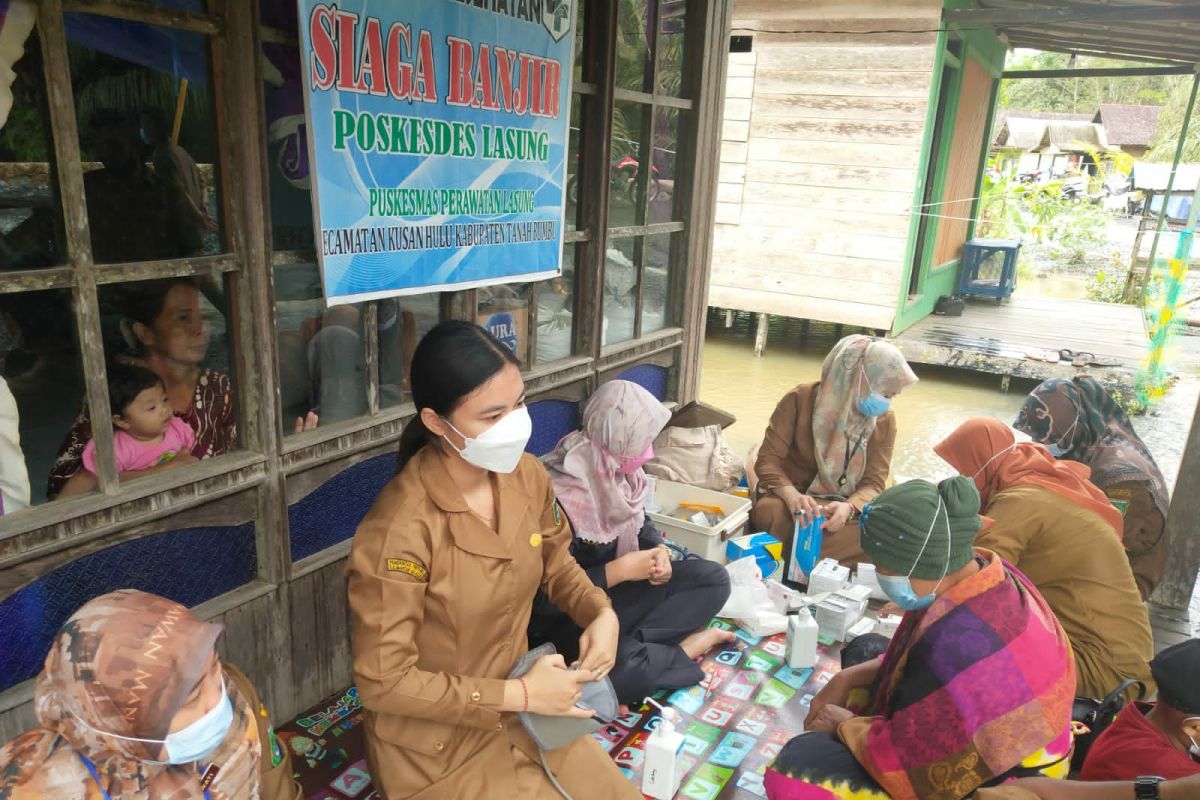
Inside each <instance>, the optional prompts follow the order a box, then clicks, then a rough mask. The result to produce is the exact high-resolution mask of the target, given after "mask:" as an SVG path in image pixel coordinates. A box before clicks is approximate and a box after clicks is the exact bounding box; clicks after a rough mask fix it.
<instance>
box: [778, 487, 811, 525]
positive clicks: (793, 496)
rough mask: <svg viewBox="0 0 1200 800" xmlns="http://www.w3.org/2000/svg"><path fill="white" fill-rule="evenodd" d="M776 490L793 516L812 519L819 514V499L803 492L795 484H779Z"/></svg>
mask: <svg viewBox="0 0 1200 800" xmlns="http://www.w3.org/2000/svg"><path fill="white" fill-rule="evenodd" d="M774 491H775V495H776V496H777V497H778V498H779V499H780V500H782V501H783V503H784V505H786V506H787V509H788V511H790V512H791V514H792V516H793V517H804V518H807V519H811V518H812V517H815V516H816V515H817V501H816V500H814V499H812V498H811V497H809V496H808V495H806V494H801V493H800V490H799V489H797V488H796V487H795V486H792V485H791V484H788V485H786V486H779V487H777V488H776V489H775V490H774Z"/></svg>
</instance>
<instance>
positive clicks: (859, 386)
mask: <svg viewBox="0 0 1200 800" xmlns="http://www.w3.org/2000/svg"><path fill="white" fill-rule="evenodd" d="M916 382H917V376H916V375H915V374H914V373H913V371H912V369H911V368H910V367H909V366H908V362H906V361H905V360H904V356H903V355H901V353H900V351H899V350H897V349H896V348H895V347H893V346H892V345H890V344H888V343H887V342H883V341H879V340H877V339H872V338H871V337H869V336H858V335H855V336H847V337H846V338H844V339H842V340H841V341H839V342H838V343H837V344H836V345H834V347H833V350H831V351H830V352H829V355H828V356H827V357H826V358H825V363H824V364H822V365H821V380H820V381H818V382H816V383H806V384H801V385H800V386H797V387H796V388H795V389H793V390H792V391H790V392H788V393H787V394H786V395H784V396H783V399H782V400H780V401H779V405H778V406H776V408H775V413H773V414H772V415H771V421H770V423H769V424H768V426H767V432H766V435H765V436H764V437H763V443H762V447H761V448H760V449H759V451H758V460H757V462H756V463H755V464H754V472H755V473H756V475H757V478H758V485H757V490H756V498H755V501H754V508H753V510H752V511H751V515H750V523H751V525H753V526H754V527H753V530H756V531H766V532H768V533H770V534H771V535H772V536H774V537H775V538H776V539H779V540H780V541H782V542H783V543H784V549H785V550H788V551H790V549H791V541H792V538H793V536H794V535H795V530H796V519H797V518H800V519H801V521H802V522H807V519H808V516H809V515H810V514H813V515H815V514H821V515H824V517H825V525H824V528H825V535H824V538H823V542H822V547H821V557H822V558H833V559H836V560H838V561H840V562H842V563H843V564H845V565H847V566H849V567H851V568H853V566H854V565H855V564H856V563H858V562H860V561H866V560H867V557H866V555H865V554H864V553H863V551H862V548H861V547H859V544H858V528H857V526H856V525H855V524H854V522H853V520H854V519H855V518H856V517H857V516H858V514H859V512H861V511H862V508H863V506H864V505H866V504H867V503H869V502H871V501H872V500H874V499H875V498H876V497H878V496H879V494H880V492H882V491H883V490H884V489H885V488H887V479H888V470H889V468H890V465H891V461H892V447H893V445H894V444H895V442H896V417H895V415H894V414H893V413H892V412H891V411H890V410H889V409H888V407H889V405H890V403H891V399H892V398H893V397H895V396H896V395H898V394H899V393H900V392H901V391H903V389H904V388H905V387H906V386H910V385H912V384H914V383H916Z"/></svg>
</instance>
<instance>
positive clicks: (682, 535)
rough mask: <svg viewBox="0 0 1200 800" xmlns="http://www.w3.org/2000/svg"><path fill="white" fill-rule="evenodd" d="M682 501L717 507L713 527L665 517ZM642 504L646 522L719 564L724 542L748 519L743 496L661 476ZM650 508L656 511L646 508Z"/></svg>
mask: <svg viewBox="0 0 1200 800" xmlns="http://www.w3.org/2000/svg"><path fill="white" fill-rule="evenodd" d="M683 503H694V504H697V505H702V506H716V507H718V508H720V509H721V513H722V515H723V516H722V518H721V521H720V522H718V523H717V524H716V526H708V525H697V524H695V523H692V522H685V521H684V520H681V519H676V518H675V517H671V516H668V515H669V514H670V513H671V512H672V511H674V510H675V509H677V508H679V506H680V505H681V504H683ZM646 505H647V509H648V510H647V514H648V515H649V517H650V521H651V522H653V523H654V524H655V525H656V526H657V527H658V528H659V530H661V531H662V532H663V534H664V535H665V536H666V537H667V538H668V539H670V540H671V541H672V542H674V543H675V544H677V545H680V546H682V547H686V548H687V549H688V550H690V551H691V552H693V553H695V554H696V555H698V556H700V557H702V558H707V559H709V560H710V561H717V562H719V563H721V564H725V563H727V561H728V559H727V558H726V557H725V543H726V542H727V541H729V540H730V539H732V538H733V537H734V536H741V535H742V533H743V532H744V531H745V529H746V523H747V522H749V521H750V501H749V500H747V499H745V498H743V497H735V496H734V495H731V494H724V493H722V492H714V491H712V490H711V489H701V488H698V487H696V486H689V485H688V484H686V483H675V482H674V481H665V480H662V479H661V478H660V479H659V480H658V481H657V485H656V486H655V490H654V501H653V502H647V504H646ZM651 508H657V509H658V510H657V511H650V510H649V509H651Z"/></svg>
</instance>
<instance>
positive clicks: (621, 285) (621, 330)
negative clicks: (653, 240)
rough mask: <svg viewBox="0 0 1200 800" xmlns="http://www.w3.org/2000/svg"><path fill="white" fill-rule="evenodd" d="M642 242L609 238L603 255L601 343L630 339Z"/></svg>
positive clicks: (615, 342)
mask: <svg viewBox="0 0 1200 800" xmlns="http://www.w3.org/2000/svg"><path fill="white" fill-rule="evenodd" d="M640 242H641V239H638V238H628V239H609V240H608V252H607V253H605V254H604V322H603V326H602V330H601V344H602V345H609V344H619V343H621V342H627V341H629V340H630V339H632V338H633V334H634V316H635V314H636V313H637V259H638V255H639V254H638V252H637V250H638V245H639V244H640Z"/></svg>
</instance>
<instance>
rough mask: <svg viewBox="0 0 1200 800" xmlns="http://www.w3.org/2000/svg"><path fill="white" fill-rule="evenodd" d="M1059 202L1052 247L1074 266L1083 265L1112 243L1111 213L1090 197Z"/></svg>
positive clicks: (1051, 239) (1055, 252)
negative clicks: (1097, 204) (1110, 238)
mask: <svg viewBox="0 0 1200 800" xmlns="http://www.w3.org/2000/svg"><path fill="white" fill-rule="evenodd" d="M1058 202H1059V211H1058V213H1057V214H1056V215H1055V216H1054V218H1053V224H1052V226H1051V229H1052V233H1051V235H1050V237H1049V241H1050V245H1051V251H1052V252H1053V253H1054V255H1055V256H1057V257H1058V258H1061V259H1062V260H1064V261H1066V263H1068V264H1070V265H1072V266H1082V265H1083V264H1084V262H1086V261H1087V258H1088V256H1090V255H1093V254H1095V253H1096V252H1097V251H1099V250H1100V249H1101V248H1103V247H1104V246H1105V245H1106V244H1108V237H1107V235H1106V229H1107V228H1108V219H1109V217H1108V214H1106V213H1105V212H1104V210H1103V209H1101V208H1100V207H1099V206H1095V205H1092V204H1091V203H1089V202H1087V201H1086V200H1066V201H1062V200H1060V201H1058Z"/></svg>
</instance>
